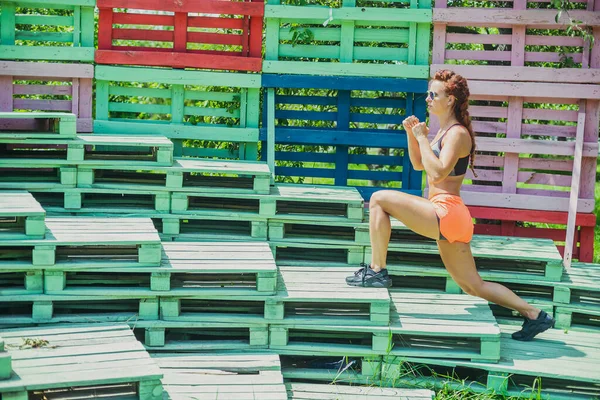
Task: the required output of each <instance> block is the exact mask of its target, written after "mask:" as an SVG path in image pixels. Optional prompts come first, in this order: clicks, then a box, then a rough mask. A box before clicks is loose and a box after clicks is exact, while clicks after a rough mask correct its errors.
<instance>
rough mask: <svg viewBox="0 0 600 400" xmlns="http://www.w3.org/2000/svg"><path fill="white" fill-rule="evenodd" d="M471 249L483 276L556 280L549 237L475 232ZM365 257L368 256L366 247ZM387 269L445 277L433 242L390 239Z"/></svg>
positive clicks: (558, 261)
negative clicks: (503, 235) (479, 233)
mask: <svg viewBox="0 0 600 400" xmlns="http://www.w3.org/2000/svg"><path fill="white" fill-rule="evenodd" d="M471 249H472V252H473V256H474V257H475V262H476V264H477V267H478V270H479V273H480V275H481V276H482V278H484V279H491V280H495V279H499V280H501V279H507V280H508V279H510V280H511V281H517V280H519V281H521V282H527V281H530V280H545V281H552V282H557V281H560V279H561V276H562V273H563V266H562V258H561V256H560V253H559V252H558V250H557V249H556V246H555V245H554V243H553V242H552V240H549V239H548V240H545V239H531V238H511V237H501V236H484V235H476V236H475V237H473V241H472V242H471ZM365 259H366V260H370V259H371V247H370V246H369V247H366V250H365ZM388 270H389V271H390V272H392V273H393V274H394V275H432V276H448V272H447V271H446V270H445V269H444V268H443V263H442V261H441V258H440V257H439V250H438V248H437V245H436V243H435V241H433V240H429V239H425V240H420V241H406V242H400V241H398V242H394V243H391V244H390V247H389V250H388Z"/></svg>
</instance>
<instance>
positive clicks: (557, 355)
mask: <svg viewBox="0 0 600 400" xmlns="http://www.w3.org/2000/svg"><path fill="white" fill-rule="evenodd" d="M501 328H502V338H501V353H500V355H501V359H500V361H499V362H498V363H497V364H489V363H484V362H477V361H473V362H469V361H457V360H445V359H439V358H435V359H434V358H417V357H407V358H403V359H397V358H384V365H383V367H384V368H383V373H382V377H383V384H384V385H386V386H387V385H389V384H391V383H392V382H395V383H396V384H398V385H406V384H409V385H419V386H425V385H426V386H427V387H431V384H432V383H436V382H435V381H434V380H433V379H427V378H426V377H419V375H421V371H430V370H431V369H432V368H434V370H436V372H438V374H440V375H441V376H446V374H448V375H451V376H455V377H456V379H453V380H452V381H451V382H450V387H452V388H453V389H457V390H461V389H464V388H465V387H468V388H469V389H470V390H472V391H475V392H486V391H487V392H495V393H496V394H498V395H509V396H517V397H524V398H530V397H531V396H534V397H536V398H541V399H581V398H594V397H597V396H598V395H600V375H599V374H598V371H597V359H598V354H599V350H600V340H598V337H599V336H598V333H597V332H595V333H587V332H575V331H569V332H568V333H565V332H564V331H562V330H558V329H551V330H549V331H546V332H545V333H542V334H541V335H539V336H538V337H536V339H535V340H534V341H532V342H519V341H515V340H512V339H511V338H510V334H511V333H512V332H514V331H515V330H518V329H519V327H516V326H508V325H501ZM421 364H427V366H425V367H422V366H420V365H421ZM439 367H446V369H439ZM455 367H459V368H460V367H464V368H467V370H464V369H462V370H461V369H456V370H455V369H454V368H455ZM452 371H454V374H453V372H452ZM425 375H429V373H427V372H425ZM421 376H422V375H421ZM481 376H483V381H481V378H480V377H481ZM538 377H539V378H541V379H540V381H537V382H536V378H538ZM437 384H438V385H437V386H438V387H441V386H446V385H448V383H445V382H444V381H443V379H441V381H438V382H437ZM446 387H447V386H446ZM538 390H539V392H538Z"/></svg>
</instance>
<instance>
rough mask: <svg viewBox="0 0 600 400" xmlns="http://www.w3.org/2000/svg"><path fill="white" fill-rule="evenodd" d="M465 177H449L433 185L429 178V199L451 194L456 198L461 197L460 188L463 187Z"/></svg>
mask: <svg viewBox="0 0 600 400" xmlns="http://www.w3.org/2000/svg"><path fill="white" fill-rule="evenodd" d="M464 177H465V176H464V175H459V176H447V177H446V179H444V180H443V181H441V182H438V183H433V182H432V181H431V179H429V177H427V183H428V184H429V198H430V199H431V198H432V197H433V196H436V195H438V194H451V195H454V196H460V187H461V186H462V182H463V178H464Z"/></svg>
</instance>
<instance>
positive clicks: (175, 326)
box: [135, 321, 269, 352]
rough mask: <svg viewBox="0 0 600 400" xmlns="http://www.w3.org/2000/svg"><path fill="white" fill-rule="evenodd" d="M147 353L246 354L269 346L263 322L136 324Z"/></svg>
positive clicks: (144, 322) (145, 322)
mask: <svg viewBox="0 0 600 400" xmlns="http://www.w3.org/2000/svg"><path fill="white" fill-rule="evenodd" d="M135 328H136V329H139V330H142V331H143V332H144V344H145V346H146V349H148V350H149V351H187V352H189V351H217V350H223V351H249V350H259V349H266V348H267V347H268V344H269V340H268V329H267V325H266V324H265V323H263V324H249V323H238V322H236V321H229V322H227V321H225V322H170V321H140V322H138V323H137V324H136V325H135Z"/></svg>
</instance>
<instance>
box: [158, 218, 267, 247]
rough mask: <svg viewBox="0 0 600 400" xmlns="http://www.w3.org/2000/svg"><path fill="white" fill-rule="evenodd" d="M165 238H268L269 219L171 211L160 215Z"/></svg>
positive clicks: (219, 239) (185, 240) (228, 239)
mask: <svg viewBox="0 0 600 400" xmlns="http://www.w3.org/2000/svg"><path fill="white" fill-rule="evenodd" d="M161 222H162V224H161V225H162V236H161V237H162V238H163V240H164V238H168V239H169V240H173V241H182V242H206V241H208V242H211V241H251V240H257V241H266V240H267V219H266V218H263V217H257V216H240V217H225V216H218V217H215V216H212V217H211V216H208V215H176V214H171V215H168V216H165V217H163V218H162V219H161Z"/></svg>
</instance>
